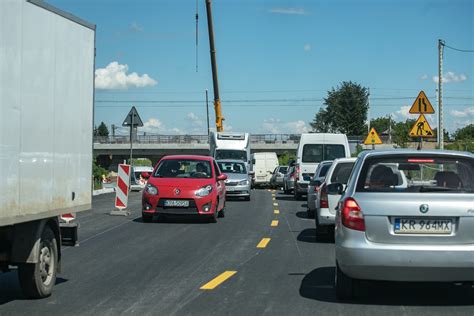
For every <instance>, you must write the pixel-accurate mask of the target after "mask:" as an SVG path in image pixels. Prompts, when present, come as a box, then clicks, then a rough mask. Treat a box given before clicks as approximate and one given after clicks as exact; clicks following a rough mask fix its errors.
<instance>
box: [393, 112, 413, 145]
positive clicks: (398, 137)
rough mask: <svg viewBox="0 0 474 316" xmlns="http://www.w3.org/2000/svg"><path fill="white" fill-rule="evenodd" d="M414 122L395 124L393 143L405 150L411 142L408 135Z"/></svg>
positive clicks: (411, 120) (408, 120)
mask: <svg viewBox="0 0 474 316" xmlns="http://www.w3.org/2000/svg"><path fill="white" fill-rule="evenodd" d="M415 122H416V120H413V119H407V120H406V121H405V122H397V123H396V124H395V125H394V127H393V137H392V139H393V142H394V143H395V144H397V145H398V146H399V147H402V148H406V147H407V145H408V143H409V142H410V141H411V140H412V139H411V137H410V135H409V133H410V130H411V128H412V127H413V125H414V124H415Z"/></svg>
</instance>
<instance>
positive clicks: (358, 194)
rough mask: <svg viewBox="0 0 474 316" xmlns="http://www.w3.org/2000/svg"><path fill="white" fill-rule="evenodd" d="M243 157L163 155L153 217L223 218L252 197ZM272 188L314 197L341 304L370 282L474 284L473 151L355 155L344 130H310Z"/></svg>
mask: <svg viewBox="0 0 474 316" xmlns="http://www.w3.org/2000/svg"><path fill="white" fill-rule="evenodd" d="M214 152H218V150H215V151H214ZM241 152H243V153H246V151H243V150H241ZM238 155H239V154H235V153H233V152H232V151H231V149H230V148H226V153H225V159H220V160H215V158H214V157H210V156H209V157H206V156H191V155H188V156H166V157H163V158H162V159H161V160H160V161H159V162H158V164H157V166H156V167H155V169H154V171H153V173H152V174H151V175H149V180H148V183H147V184H146V186H145V188H144V190H143V198H142V205H143V211H142V218H143V221H144V222H150V221H151V220H152V219H153V218H154V217H155V219H157V220H159V218H160V217H162V216H166V215H176V214H180V215H183V214H184V215H198V216H202V217H206V218H208V219H209V220H210V221H211V222H216V221H217V218H218V217H224V215H225V204H226V197H231V196H232V197H243V198H244V199H245V200H247V201H249V200H250V197H251V191H252V190H251V185H252V182H254V183H253V184H254V185H255V181H252V179H254V176H255V168H254V165H253V164H252V162H253V163H255V161H252V160H248V161H247V157H248V156H246V155H244V154H242V155H241V156H242V157H239V156H238ZM232 158H234V159H232ZM236 158H240V159H236ZM284 171H286V174H285V175H284V174H283V172H284ZM145 176H147V175H145ZM290 181H291V182H290ZM269 184H271V185H272V186H274V187H278V188H283V192H282V193H281V194H292V195H293V197H294V198H295V200H300V199H302V196H303V195H306V200H307V216H308V218H313V217H314V223H315V228H316V235H315V238H316V239H317V240H319V239H323V238H328V237H332V236H334V241H335V258H336V262H335V266H336V279H335V288H336V294H337V297H338V298H339V299H351V298H352V297H353V295H354V294H356V293H357V292H358V288H359V287H360V286H361V284H364V283H363V282H361V281H365V282H367V281H370V280H383V281H426V282H428V281H429V282H467V281H474V235H473V234H472V232H473V231H474V155H473V154H472V153H467V152H454V151H442V150H406V149H405V150H403V149H397V150H380V151H378V150H367V151H363V152H362V153H360V154H359V155H358V157H350V150H349V145H348V141H347V138H346V136H345V135H343V134H303V135H302V136H301V140H300V143H299V145H298V149H297V154H296V159H295V160H294V161H292V162H290V165H289V166H278V165H277V166H276V167H275V168H274V171H273V175H271V176H270V180H269Z"/></svg>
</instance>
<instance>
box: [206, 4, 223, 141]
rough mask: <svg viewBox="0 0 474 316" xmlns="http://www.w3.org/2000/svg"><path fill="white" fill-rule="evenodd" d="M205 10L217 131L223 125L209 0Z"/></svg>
mask: <svg viewBox="0 0 474 316" xmlns="http://www.w3.org/2000/svg"><path fill="white" fill-rule="evenodd" d="M206 12H207V28H208V31H209V46H210V50H211V67H212V84H213V87H214V111H215V113H216V130H217V131H218V132H223V131H224V125H223V123H222V121H223V120H224V118H223V117H222V109H221V100H220V98H219V82H218V80H217V62H216V49H215V47H214V28H213V25H212V9H211V0H206Z"/></svg>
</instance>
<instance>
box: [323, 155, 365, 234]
mask: <svg viewBox="0 0 474 316" xmlns="http://www.w3.org/2000/svg"><path fill="white" fill-rule="evenodd" d="M355 161H356V158H338V159H335V160H334V162H333V163H332V164H331V167H330V168H329V170H328V171H327V173H326V177H325V179H324V180H323V181H322V182H323V183H322V184H321V186H320V188H319V190H318V192H317V193H316V202H315V205H316V214H315V216H314V218H315V224H316V239H319V238H320V237H322V236H324V235H326V234H328V233H332V232H333V230H332V228H333V227H334V219H335V217H336V207H337V205H338V203H339V199H340V198H341V196H340V195H339V194H331V195H329V194H328V191H327V188H328V186H329V185H330V184H331V183H340V184H342V186H343V188H345V187H346V185H347V180H348V179H349V175H350V174H351V171H352V168H353V167H354V163H355Z"/></svg>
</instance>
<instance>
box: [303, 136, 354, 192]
mask: <svg viewBox="0 0 474 316" xmlns="http://www.w3.org/2000/svg"><path fill="white" fill-rule="evenodd" d="M350 156H351V151H350V148H349V142H348V141H347V136H346V135H345V134H329V133H311V134H301V139H300V143H299V145H298V149H297V150H296V181H295V189H294V195H295V199H300V198H301V196H302V195H303V194H306V193H307V188H308V184H309V180H310V178H311V176H312V175H313V174H314V172H315V171H316V168H317V167H318V164H319V163H320V162H321V161H324V160H334V159H337V158H348V157H350Z"/></svg>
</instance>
